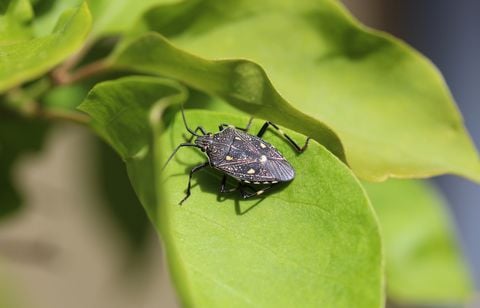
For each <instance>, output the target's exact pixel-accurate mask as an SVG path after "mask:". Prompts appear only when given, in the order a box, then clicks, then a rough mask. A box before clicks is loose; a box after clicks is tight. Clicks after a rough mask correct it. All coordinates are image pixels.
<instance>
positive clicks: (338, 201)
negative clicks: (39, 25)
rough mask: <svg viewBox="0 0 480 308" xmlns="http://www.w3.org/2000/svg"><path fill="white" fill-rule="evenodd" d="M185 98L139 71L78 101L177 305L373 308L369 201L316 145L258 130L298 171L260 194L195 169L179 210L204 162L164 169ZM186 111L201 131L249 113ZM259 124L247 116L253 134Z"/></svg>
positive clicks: (378, 272) (186, 153)
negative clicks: (140, 217) (243, 193)
mask: <svg viewBox="0 0 480 308" xmlns="http://www.w3.org/2000/svg"><path fill="white" fill-rule="evenodd" d="M185 98H186V97H185V95H184V94H182V91H181V90H180V89H179V87H178V86H176V85H175V83H173V82H171V81H168V82H167V81H165V80H161V79H160V80H159V79H156V78H152V77H136V78H125V79H120V80H117V81H112V82H105V83H102V84H100V85H98V86H96V87H95V88H94V89H93V90H92V92H91V93H90V94H89V96H88V97H87V99H86V101H85V102H84V103H83V104H82V105H81V106H80V108H81V110H83V111H86V112H87V113H88V114H90V115H91V117H92V118H93V122H92V125H93V127H95V128H96V130H97V131H98V133H99V134H100V135H101V136H103V137H104V138H105V139H106V140H107V141H108V142H109V143H110V144H111V145H112V146H113V147H114V148H115V149H117V151H118V152H119V154H120V155H121V156H122V157H123V159H124V160H125V162H126V165H127V169H128V172H129V176H130V179H131V181H132V184H133V186H134V187H135V189H136V191H137V194H138V195H139V197H140V199H141V200H142V202H143V204H144V206H145V208H146V209H147V213H148V215H149V217H150V219H151V220H152V222H153V224H154V225H155V227H156V228H157V230H158V231H159V232H160V235H161V237H162V239H163V240H164V242H165V249H166V253H167V255H168V259H169V265H170V268H171V271H172V275H173V278H174V281H175V284H176V287H177V289H178V291H179V294H180V296H181V300H182V302H183V303H184V304H185V305H191V306H199V307H232V306H255V307H279V306H284V307H285V306H286V307H292V306H295V307H318V306H321V307H379V306H381V305H382V304H383V290H382V287H383V273H382V272H383V270H382V255H381V247H380V238H379V230H378V228H377V224H376V219H375V218H374V215H373V212H372V209H371V207H370V205H369V202H368V200H367V198H366V195H365V193H364V192H363V190H362V188H361V187H360V185H359V183H358V181H357V180H356V179H355V177H354V176H353V175H352V173H351V172H350V170H349V169H348V168H347V167H346V166H345V165H344V164H343V163H341V162H340V161H339V160H338V159H337V158H336V157H334V156H333V155H332V154H331V153H330V152H328V151H327V150H325V148H324V147H322V146H320V145H319V144H318V143H316V142H314V141H312V142H311V144H310V146H309V148H308V149H307V151H306V152H304V153H303V154H301V155H297V154H295V152H294V151H293V150H292V148H291V147H290V146H289V145H288V143H286V142H285V140H284V139H282V138H281V137H280V136H279V135H277V134H275V133H269V134H266V136H265V139H266V140H267V141H269V142H271V143H272V144H274V145H275V146H276V147H277V148H278V149H279V150H280V151H281V152H282V153H284V154H285V156H286V158H287V159H288V160H289V161H290V162H291V163H292V165H293V167H294V168H295V170H296V178H295V179H294V181H293V182H292V183H290V184H288V185H281V186H279V187H277V188H276V189H274V190H272V191H271V193H268V194H266V195H265V198H261V199H259V198H256V199H252V200H240V199H239V196H238V195H237V194H231V195H226V196H223V197H221V196H219V193H218V189H219V181H220V175H219V173H217V172H214V171H212V170H207V171H205V172H203V173H199V174H197V175H196V176H195V178H194V183H196V184H195V185H194V188H193V190H192V196H191V197H190V198H189V199H188V200H187V201H186V202H185V203H184V205H183V206H182V207H180V206H178V202H179V201H180V200H181V199H182V198H183V196H184V189H185V187H186V184H187V179H188V171H189V170H190V169H191V168H192V167H193V166H195V165H196V164H198V163H200V162H202V161H205V157H203V156H202V155H201V153H199V152H198V151H195V150H194V149H184V150H183V151H181V152H180V153H179V154H178V156H177V157H176V158H175V159H174V160H172V162H171V163H170V164H169V165H168V167H167V169H166V171H165V173H164V174H162V172H161V168H162V165H163V162H164V159H165V158H166V156H167V155H169V154H170V153H171V152H172V150H173V148H174V147H175V146H176V145H177V144H179V143H181V142H185V139H184V137H183V134H184V133H185V128H184V126H183V122H182V120H181V117H180V115H179V114H178V113H176V112H175V111H176V110H178V108H176V107H175V106H174V105H176V104H177V103H179V102H181V101H183V100H184V99H185ZM169 106H172V107H171V108H168V107H169ZM165 109H167V111H166V113H165V115H164V116H162V114H163V112H162V110H165ZM186 117H187V119H188V121H189V123H190V125H191V126H192V127H196V126H197V125H203V126H204V127H205V128H206V129H207V130H209V131H216V130H217V129H218V124H219V123H222V122H227V123H231V124H234V125H238V126H244V125H245V123H246V122H247V121H248V117H245V116H242V117H238V116H232V115H227V114H224V113H216V112H210V111H188V112H187V113H186ZM161 118H163V119H164V122H163V123H165V125H166V128H165V130H163V129H161V127H162V126H163V125H162V124H161ZM261 124H262V123H261V122H260V121H259V120H257V121H254V124H253V125H252V131H256V130H258V129H259V128H260V126H261ZM288 133H289V134H291V136H292V138H293V139H295V140H297V141H299V142H302V141H303V140H305V136H302V135H300V134H297V133H294V132H292V131H288Z"/></svg>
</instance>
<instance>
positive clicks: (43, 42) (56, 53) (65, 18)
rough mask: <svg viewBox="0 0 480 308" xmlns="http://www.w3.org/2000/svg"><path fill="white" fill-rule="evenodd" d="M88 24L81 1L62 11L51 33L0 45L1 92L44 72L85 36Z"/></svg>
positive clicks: (66, 54) (66, 55)
mask: <svg viewBox="0 0 480 308" xmlns="http://www.w3.org/2000/svg"><path fill="white" fill-rule="evenodd" d="M90 24H91V16H90V13H89V11H88V7H87V5H86V4H85V3H84V4H82V5H81V6H80V7H79V8H77V9H71V10H68V11H66V12H65V13H64V14H62V16H61V17H60V19H59V21H58V23H57V25H56V26H55V29H54V30H53V32H52V34H50V35H48V36H45V37H41V38H34V39H31V40H27V41H22V42H18V43H15V44H10V45H6V46H0V55H1V57H0V92H1V91H4V90H6V89H8V88H10V87H13V86H16V85H18V84H20V83H22V82H25V81H28V80H31V79H34V78H36V77H38V76H40V75H42V74H44V73H45V72H47V71H48V70H50V69H51V68H52V67H54V66H55V65H57V64H58V63H60V62H61V61H62V60H64V59H65V58H66V57H68V56H69V55H71V54H72V53H74V52H75V51H76V50H77V49H78V48H79V47H80V46H81V44H82V42H83V41H84V39H85V38H86V36H87V34H88V32H89V29H90Z"/></svg>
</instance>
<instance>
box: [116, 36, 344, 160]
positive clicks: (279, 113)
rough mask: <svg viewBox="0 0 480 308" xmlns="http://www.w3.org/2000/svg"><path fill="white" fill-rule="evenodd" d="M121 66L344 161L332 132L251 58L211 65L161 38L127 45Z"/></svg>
mask: <svg viewBox="0 0 480 308" xmlns="http://www.w3.org/2000/svg"><path fill="white" fill-rule="evenodd" d="M113 61H114V62H115V64H114V65H116V66H118V67H127V68H128V67H130V68H133V69H136V70H140V71H145V72H150V73H157V74H162V75H167V76H169V77H173V78H176V79H179V80H181V81H183V82H185V83H187V84H189V85H191V86H192V87H194V88H197V89H201V90H204V91H206V92H208V93H210V94H211V95H216V96H219V97H221V98H223V99H224V100H226V101H228V102H230V103H231V104H233V105H234V106H235V107H237V108H239V109H242V110H244V111H245V112H248V113H250V114H251V115H255V116H258V117H261V118H265V119H269V120H271V121H274V122H276V123H278V124H282V125H285V126H287V127H289V128H292V129H295V130H297V131H299V132H302V133H304V134H305V135H308V136H311V137H312V138H314V139H315V140H317V141H318V142H320V143H322V144H323V145H324V146H325V147H327V148H328V149H329V150H330V151H331V152H333V153H334V154H336V155H337V156H338V157H340V158H341V159H344V153H343V148H342V145H341V143H340V140H339V139H338V137H337V136H336V135H335V133H334V132H332V131H331V130H330V128H328V127H327V126H325V125H324V124H323V123H322V122H319V121H317V120H315V119H313V118H311V117H309V116H308V115H306V114H304V113H302V112H300V111H298V110H296V109H295V108H293V107H292V106H291V105H289V104H288V103H287V102H286V101H285V100H284V99H283V98H282V97H281V96H280V94H278V92H277V91H276V90H275V89H274V88H273V86H272V84H271V83H270V81H269V80H268V78H267V76H266V74H265V72H264V71H263V69H262V68H261V67H260V66H259V65H258V64H255V63H253V62H250V61H247V60H232V61H208V60H204V59H201V58H197V57H195V56H193V55H190V54H188V53H186V52H183V51H181V50H179V49H177V48H175V47H174V46H172V45H171V44H170V43H169V42H168V41H167V40H165V38H163V37H162V36H160V35H158V34H149V35H146V36H143V37H141V38H140V39H139V40H138V41H135V42H134V43H133V44H131V45H129V46H128V47H127V48H126V50H124V51H123V52H121V53H120V54H119V55H118V56H117V57H115V58H114V60H113Z"/></svg>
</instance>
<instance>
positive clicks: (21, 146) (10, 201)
mask: <svg viewBox="0 0 480 308" xmlns="http://www.w3.org/2000/svg"><path fill="white" fill-rule="evenodd" d="M46 129H47V125H46V123H43V122H38V121H28V120H24V119H19V118H15V117H13V116H12V115H10V114H5V112H4V111H2V110H1V109H0V218H3V217H4V216H5V215H7V214H10V213H12V212H14V211H15V210H17V209H18V208H19V207H20V205H21V202H22V197H21V195H20V194H19V193H18V191H17V190H16V189H15V186H14V184H13V183H12V178H11V176H12V174H11V173H12V167H13V166H14V164H15V162H16V161H17V159H18V158H20V157H21V156H22V155H23V154H25V153H29V152H32V151H38V150H39V149H40V147H41V145H42V143H43V140H44V136H45V133H46Z"/></svg>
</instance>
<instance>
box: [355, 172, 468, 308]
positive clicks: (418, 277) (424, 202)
mask: <svg viewBox="0 0 480 308" xmlns="http://www.w3.org/2000/svg"><path fill="white" fill-rule="evenodd" d="M364 185H365V188H366V189H367V192H368V195H369V197H370V199H371V200H372V204H373V205H374V207H375V210H376V212H377V213H378V217H379V220H380V225H381V227H382V235H383V238H384V245H385V251H386V262H387V266H386V271H387V290H388V295H389V297H391V299H392V300H393V301H395V302H403V303H405V302H406V303H417V304H418V303H425V304H451V303H457V304H459V303H461V302H464V301H465V300H466V299H467V298H468V297H469V296H471V295H472V282H471V280H470V277H469V276H468V271H467V268H466V265H465V263H464V260H463V258H462V256H461V253H460V251H459V245H458V243H457V242H456V240H455V235H454V232H453V228H452V223H451V221H450V217H449V213H447V209H446V208H445V204H444V202H443V200H442V198H440V196H439V195H438V194H437V192H436V191H435V190H434V189H433V187H431V186H430V185H428V184H427V183H424V182H420V181H406V180H390V181H387V182H385V183H381V184H369V183H365V184H364Z"/></svg>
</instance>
